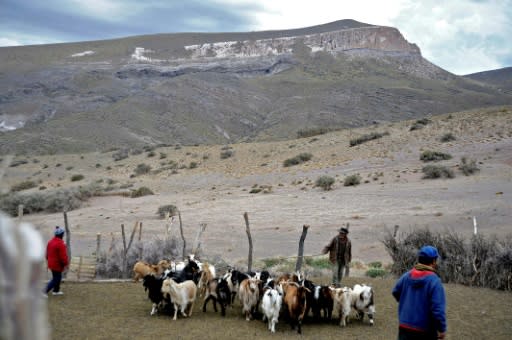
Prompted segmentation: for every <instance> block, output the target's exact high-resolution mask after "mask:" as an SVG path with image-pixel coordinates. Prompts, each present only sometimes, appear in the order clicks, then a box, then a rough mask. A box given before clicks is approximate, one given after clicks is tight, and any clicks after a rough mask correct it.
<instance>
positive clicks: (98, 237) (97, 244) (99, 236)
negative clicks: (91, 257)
mask: <svg viewBox="0 0 512 340" xmlns="http://www.w3.org/2000/svg"><path fill="white" fill-rule="evenodd" d="M100 245H101V233H97V234H96V261H98V259H99V258H100Z"/></svg>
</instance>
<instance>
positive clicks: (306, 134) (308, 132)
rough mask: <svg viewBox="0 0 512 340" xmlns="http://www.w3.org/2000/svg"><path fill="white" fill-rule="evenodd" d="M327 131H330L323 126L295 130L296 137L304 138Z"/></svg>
mask: <svg viewBox="0 0 512 340" xmlns="http://www.w3.org/2000/svg"><path fill="white" fill-rule="evenodd" d="M329 131H332V130H331V129H329V128H323V127H317V128H311V129H305V130H302V129H301V130H299V131H297V138H306V137H313V136H318V135H323V134H325V133H327V132H329Z"/></svg>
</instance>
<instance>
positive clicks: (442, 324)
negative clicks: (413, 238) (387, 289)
mask: <svg viewBox="0 0 512 340" xmlns="http://www.w3.org/2000/svg"><path fill="white" fill-rule="evenodd" d="M438 257H439V253H438V251H437V249H436V248H435V247H433V246H424V247H422V248H421V249H420V251H419V252H418V263H417V264H416V265H415V266H414V268H412V269H411V270H410V271H408V272H407V273H405V274H403V275H402V276H401V277H400V279H398V281H397V282H396V284H395V287H394V288H393V291H392V294H393V296H394V297H395V299H396V301H398V321H399V330H398V340H412V339H415V340H431V339H444V337H445V335H446V298H445V293H444V287H443V285H442V283H441V279H440V278H439V276H438V274H437V272H436V267H437V258H438Z"/></svg>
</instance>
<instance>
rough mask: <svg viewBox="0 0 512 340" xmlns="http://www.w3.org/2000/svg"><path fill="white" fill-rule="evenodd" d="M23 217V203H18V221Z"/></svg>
mask: <svg viewBox="0 0 512 340" xmlns="http://www.w3.org/2000/svg"><path fill="white" fill-rule="evenodd" d="M22 219H23V204H19V205H18V221H21V220H22Z"/></svg>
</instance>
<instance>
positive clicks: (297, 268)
mask: <svg viewBox="0 0 512 340" xmlns="http://www.w3.org/2000/svg"><path fill="white" fill-rule="evenodd" d="M308 229H309V225H307V224H304V225H303V226H302V234H301V235H300V240H299V254H298V256H297V262H296V263H295V271H296V272H298V271H300V269H301V268H302V260H303V257H304V241H305V240H306V235H307V234H308Z"/></svg>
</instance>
